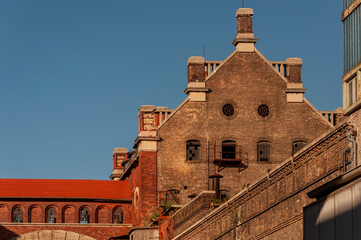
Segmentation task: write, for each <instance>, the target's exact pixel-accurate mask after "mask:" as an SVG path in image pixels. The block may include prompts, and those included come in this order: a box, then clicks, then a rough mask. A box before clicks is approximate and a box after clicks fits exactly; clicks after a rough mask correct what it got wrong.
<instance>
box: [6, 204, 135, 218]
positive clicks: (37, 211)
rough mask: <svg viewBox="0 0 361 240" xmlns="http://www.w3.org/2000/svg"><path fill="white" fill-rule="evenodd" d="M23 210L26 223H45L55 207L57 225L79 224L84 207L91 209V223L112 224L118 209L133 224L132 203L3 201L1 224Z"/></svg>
mask: <svg viewBox="0 0 361 240" xmlns="http://www.w3.org/2000/svg"><path fill="white" fill-rule="evenodd" d="M16 206H18V207H20V208H22V209H23V222H24V223H45V222H46V209H48V208H49V207H53V208H55V210H56V222H57V223H78V222H79V212H80V209H81V208H82V207H87V208H88V209H89V214H90V216H89V222H90V223H96V221H97V220H98V221H99V220H100V221H101V222H102V223H112V214H113V211H114V210H115V209H117V208H121V209H122V210H123V222H124V223H131V204H130V203H108V202H96V203H94V202H69V201H62V202H61V201H59V202H57V201H26V200H14V201H1V202H0V212H1V215H0V216H1V218H0V219H1V222H12V217H11V211H12V209H14V207H16Z"/></svg>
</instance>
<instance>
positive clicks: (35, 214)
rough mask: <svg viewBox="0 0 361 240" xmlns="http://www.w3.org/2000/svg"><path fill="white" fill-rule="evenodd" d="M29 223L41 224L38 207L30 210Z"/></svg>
mask: <svg viewBox="0 0 361 240" xmlns="http://www.w3.org/2000/svg"><path fill="white" fill-rule="evenodd" d="M29 222H31V223H41V222H42V221H41V209H40V207H39V206H34V207H31V208H30V214H29Z"/></svg>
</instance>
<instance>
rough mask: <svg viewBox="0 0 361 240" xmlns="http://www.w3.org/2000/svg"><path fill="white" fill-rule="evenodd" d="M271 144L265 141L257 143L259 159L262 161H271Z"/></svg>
mask: <svg viewBox="0 0 361 240" xmlns="http://www.w3.org/2000/svg"><path fill="white" fill-rule="evenodd" d="M270 156H271V144H270V143H269V142H266V141H263V142H259V143H257V160H258V161H260V162H269V161H270V160H271V157H270Z"/></svg>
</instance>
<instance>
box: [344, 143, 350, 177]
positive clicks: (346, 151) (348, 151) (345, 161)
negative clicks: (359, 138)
mask: <svg viewBox="0 0 361 240" xmlns="http://www.w3.org/2000/svg"><path fill="white" fill-rule="evenodd" d="M350 152H351V149H350V148H347V149H345V150H343V155H342V156H343V172H344V173H345V172H346V171H347V169H346V165H347V155H346V154H347V153H350Z"/></svg>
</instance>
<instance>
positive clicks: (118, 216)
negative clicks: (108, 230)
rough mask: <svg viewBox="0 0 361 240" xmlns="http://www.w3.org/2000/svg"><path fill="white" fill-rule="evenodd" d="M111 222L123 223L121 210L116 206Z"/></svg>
mask: <svg viewBox="0 0 361 240" xmlns="http://www.w3.org/2000/svg"><path fill="white" fill-rule="evenodd" d="M113 223H123V210H122V209H121V208H117V209H116V210H115V211H114V214H113Z"/></svg>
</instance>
